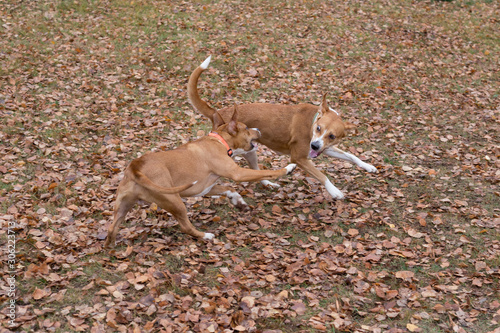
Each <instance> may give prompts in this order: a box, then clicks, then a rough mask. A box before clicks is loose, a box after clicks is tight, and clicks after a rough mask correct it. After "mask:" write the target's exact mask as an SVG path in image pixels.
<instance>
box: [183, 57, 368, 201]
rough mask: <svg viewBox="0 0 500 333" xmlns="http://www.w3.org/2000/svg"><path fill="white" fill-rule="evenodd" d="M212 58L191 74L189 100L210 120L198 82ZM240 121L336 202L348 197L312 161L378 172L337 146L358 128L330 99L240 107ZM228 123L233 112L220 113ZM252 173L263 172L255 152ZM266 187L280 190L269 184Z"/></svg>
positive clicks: (250, 158) (211, 111)
mask: <svg viewBox="0 0 500 333" xmlns="http://www.w3.org/2000/svg"><path fill="white" fill-rule="evenodd" d="M209 64H210V57H208V58H207V59H206V60H205V61H204V62H203V63H202V64H201V65H200V66H199V67H197V68H196V69H195V70H194V71H193V73H192V74H191V76H190V78H189V82H188V97H189V101H190V102H191V104H192V105H193V106H194V108H195V109H196V110H197V111H199V112H201V113H202V114H203V115H205V116H206V117H208V118H209V119H212V118H213V114H214V113H215V110H214V109H213V108H211V107H210V106H209V105H208V104H207V103H206V102H205V101H203V100H202V99H201V98H200V96H199V94H198V88H197V85H198V78H199V77H200V75H201V73H202V72H203V71H204V70H205V69H207V68H208V65H209ZM238 110H239V121H241V122H243V123H245V124H246V125H247V126H249V127H257V128H258V129H259V130H260V131H261V133H262V136H261V137H260V139H258V140H257V141H258V142H260V143H262V144H264V145H266V146H267V147H269V148H270V149H272V150H274V151H276V152H278V153H281V154H286V155H290V156H291V161H292V162H293V163H297V165H298V166H299V167H300V168H302V169H303V170H305V171H306V172H308V173H309V174H311V175H312V176H313V177H314V178H316V179H317V180H319V181H320V182H321V184H323V185H324V186H325V187H326V189H327V191H328V193H330V195H331V196H332V197H333V198H336V199H342V198H343V197H344V195H343V194H342V192H341V191H340V190H339V189H337V188H336V187H335V186H334V185H333V184H332V183H331V182H330V180H329V179H328V178H327V177H326V176H325V175H324V174H323V173H322V172H321V171H319V170H318V169H316V167H315V166H314V164H313V163H312V162H311V160H309V159H308V157H311V158H316V157H318V156H319V155H321V154H322V153H325V154H326V155H328V156H332V157H336V158H340V159H343V160H346V161H349V162H351V163H355V164H356V165H358V166H359V167H361V168H363V169H365V170H366V171H368V172H377V168H375V167H374V166H373V165H370V164H368V163H365V162H363V161H361V160H360V159H359V158H357V157H356V156H354V155H352V154H350V153H347V152H344V151H342V150H340V149H338V148H337V147H334V145H336V144H338V143H339V141H340V140H341V139H342V138H343V137H344V136H345V135H346V133H347V132H348V131H349V130H351V129H353V128H354V127H355V126H354V125H353V124H350V123H348V122H344V121H342V119H341V118H340V115H339V114H338V113H337V112H336V111H335V110H333V109H330V108H329V107H328V105H327V103H326V95H325V96H323V101H322V103H321V105H320V106H319V107H317V106H314V105H311V104H298V105H276V104H266V103H253V104H243V105H240V106H238ZM218 112H219V114H220V115H221V116H222V118H223V119H224V120H227V119H230V117H231V109H230V108H224V109H221V110H218ZM244 157H245V159H246V160H247V161H248V163H249V164H250V167H251V168H252V169H259V166H258V164H257V155H256V153H255V152H254V151H252V152H250V153H247V154H245V155H244ZM262 183H263V184H265V185H272V186H277V185H276V184H274V183H271V182H269V181H267V180H264V181H262Z"/></svg>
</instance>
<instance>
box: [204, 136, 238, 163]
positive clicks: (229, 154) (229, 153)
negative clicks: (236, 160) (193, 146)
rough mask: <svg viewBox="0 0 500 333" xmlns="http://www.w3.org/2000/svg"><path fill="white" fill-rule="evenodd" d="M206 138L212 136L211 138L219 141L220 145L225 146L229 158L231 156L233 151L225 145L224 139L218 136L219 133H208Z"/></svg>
mask: <svg viewBox="0 0 500 333" xmlns="http://www.w3.org/2000/svg"><path fill="white" fill-rule="evenodd" d="M208 136H212V137H214V138H216V139H218V140H219V141H220V143H222V144H223V145H224V146H226V149H227V155H228V156H229V157H231V156H233V150H232V149H231V148H229V145H228V144H227V142H226V140H224V138H223V137H222V136H220V135H219V133H217V132H210V133H208Z"/></svg>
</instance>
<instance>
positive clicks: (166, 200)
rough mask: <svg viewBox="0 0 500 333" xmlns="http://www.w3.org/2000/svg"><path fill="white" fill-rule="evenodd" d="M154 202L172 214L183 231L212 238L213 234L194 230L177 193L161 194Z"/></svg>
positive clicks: (200, 236)
mask: <svg viewBox="0 0 500 333" xmlns="http://www.w3.org/2000/svg"><path fill="white" fill-rule="evenodd" d="M155 202H156V204H157V205H158V206H159V207H161V208H163V209H165V210H166V211H167V212H169V213H170V214H172V216H173V217H174V218H175V219H176V220H177V221H178V222H179V226H180V228H181V231H182V232H183V233H185V234H188V235H191V236H194V237H197V238H203V239H212V238H214V237H215V235H214V234H211V233H208V232H201V231H198V230H196V228H195V227H194V226H193V225H192V224H191V222H190V221H189V219H188V216H187V209H186V206H185V205H184V202H182V199H181V197H180V196H179V195H178V194H167V195H162V196H161V197H157V198H156V199H155Z"/></svg>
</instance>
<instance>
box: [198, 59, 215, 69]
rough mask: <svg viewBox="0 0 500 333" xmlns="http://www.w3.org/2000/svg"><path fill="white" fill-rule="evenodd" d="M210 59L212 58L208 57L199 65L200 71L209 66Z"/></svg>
mask: <svg viewBox="0 0 500 333" xmlns="http://www.w3.org/2000/svg"><path fill="white" fill-rule="evenodd" d="M210 59H212V56H208V58H207V59H205V61H204V62H202V63H201V65H200V67H201V68H202V69H207V68H208V65H210Z"/></svg>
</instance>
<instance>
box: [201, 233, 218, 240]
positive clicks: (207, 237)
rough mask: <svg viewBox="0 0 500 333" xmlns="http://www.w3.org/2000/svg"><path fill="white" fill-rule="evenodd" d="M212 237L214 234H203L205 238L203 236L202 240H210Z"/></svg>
mask: <svg viewBox="0 0 500 333" xmlns="http://www.w3.org/2000/svg"><path fill="white" fill-rule="evenodd" d="M214 237H215V235H214V234H211V233H209V232H205V236H203V239H212V238H214Z"/></svg>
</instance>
